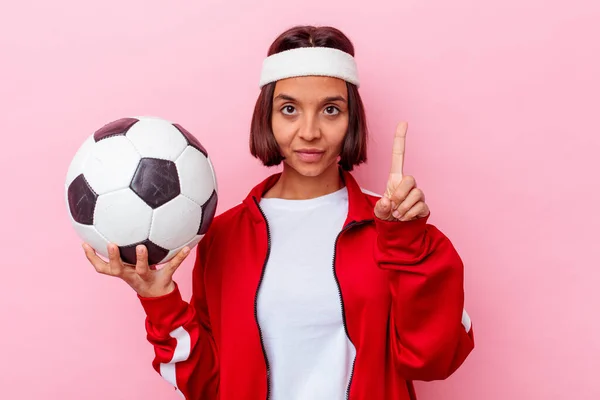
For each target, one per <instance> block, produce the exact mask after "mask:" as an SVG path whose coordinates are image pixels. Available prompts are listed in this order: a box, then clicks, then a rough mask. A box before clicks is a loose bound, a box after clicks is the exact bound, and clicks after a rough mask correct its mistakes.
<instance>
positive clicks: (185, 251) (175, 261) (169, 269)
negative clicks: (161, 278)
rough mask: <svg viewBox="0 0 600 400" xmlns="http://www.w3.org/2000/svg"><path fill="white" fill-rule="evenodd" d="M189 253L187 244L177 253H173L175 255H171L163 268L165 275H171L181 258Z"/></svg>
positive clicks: (179, 263) (183, 258)
mask: <svg viewBox="0 0 600 400" xmlns="http://www.w3.org/2000/svg"><path fill="white" fill-rule="evenodd" d="M189 253H190V248H189V247H188V246H185V247H184V248H183V249H181V251H180V252H179V253H177V255H175V257H173V258H172V259H171V261H169V262H168V263H167V265H166V267H165V268H164V270H165V273H166V274H167V276H169V277H172V276H173V274H174V273H175V271H176V270H177V268H179V266H180V265H181V263H182V262H183V260H185V259H186V257H187V256H188V254H189Z"/></svg>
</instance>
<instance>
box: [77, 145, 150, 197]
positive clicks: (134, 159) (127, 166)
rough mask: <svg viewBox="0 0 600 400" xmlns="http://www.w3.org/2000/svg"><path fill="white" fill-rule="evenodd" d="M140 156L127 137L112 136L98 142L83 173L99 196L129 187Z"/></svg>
mask: <svg viewBox="0 0 600 400" xmlns="http://www.w3.org/2000/svg"><path fill="white" fill-rule="evenodd" d="M139 162H140V155H139V154H138V152H137V151H136V149H135V147H133V144H132V143H131V141H130V140H129V139H127V138H126V137H125V136H112V137H109V138H106V139H103V140H100V141H99V142H97V143H96V144H95V145H94V147H93V149H92V153H91V154H90V156H89V157H88V159H87V161H86V162H85V165H84V168H83V173H84V175H85V179H86V180H87V181H88V183H89V184H90V186H91V187H92V189H94V191H95V192H96V193H97V194H104V193H108V192H112V191H114V190H118V189H123V188H126V187H128V186H129V183H130V182H131V178H133V174H134V173H135V170H136V168H137V166H138V164H139Z"/></svg>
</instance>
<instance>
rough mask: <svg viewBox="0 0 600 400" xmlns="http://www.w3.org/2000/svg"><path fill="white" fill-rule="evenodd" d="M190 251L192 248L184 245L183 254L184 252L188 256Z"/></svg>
mask: <svg viewBox="0 0 600 400" xmlns="http://www.w3.org/2000/svg"><path fill="white" fill-rule="evenodd" d="M189 252H190V249H189V248H188V247H184V248H183V254H184V255H186V256H187V255H188V253H189Z"/></svg>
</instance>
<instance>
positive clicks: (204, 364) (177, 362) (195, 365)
mask: <svg viewBox="0 0 600 400" xmlns="http://www.w3.org/2000/svg"><path fill="white" fill-rule="evenodd" d="M204 239H206V237H205V238H204ZM204 239H203V240H202V241H200V243H199V245H198V246H197V251H196V261H195V264H194V271H193V281H192V285H193V291H192V298H191V301H190V303H187V302H185V301H184V300H183V299H182V297H181V293H180V291H179V287H178V286H177V285H176V289H175V290H174V291H173V292H171V293H169V294H167V295H164V296H162V297H156V298H143V297H140V296H138V297H139V299H140V301H141V303H142V306H143V308H144V310H145V312H146V332H147V339H148V341H149V342H150V343H151V344H152V345H153V347H154V354H155V356H154V359H153V361H152V366H153V367H154V369H155V370H156V371H157V372H158V373H159V374H160V375H161V376H162V377H163V378H164V379H165V380H166V381H167V382H169V383H170V384H171V385H173V386H174V388H175V390H176V391H177V392H178V393H179V394H180V395H181V397H182V398H184V399H186V400H200V399H202V400H204V399H206V400H212V399H216V398H217V391H218V382H219V376H218V374H219V368H218V358H217V349H216V346H215V342H214V339H213V336H212V333H211V328H210V320H209V316H208V309H207V304H206V297H205V290H204V280H203V275H204V274H203V266H204V259H203V257H202V256H203V254H205V250H204V249H202V248H201V247H204V246H202V245H203V244H205V241H204Z"/></svg>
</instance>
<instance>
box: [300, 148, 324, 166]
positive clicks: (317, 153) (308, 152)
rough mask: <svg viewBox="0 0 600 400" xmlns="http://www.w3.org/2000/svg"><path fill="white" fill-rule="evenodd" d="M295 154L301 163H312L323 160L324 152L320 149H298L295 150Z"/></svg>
mask: <svg viewBox="0 0 600 400" xmlns="http://www.w3.org/2000/svg"><path fill="white" fill-rule="evenodd" d="M295 153H296V154H297V155H298V158H299V159H300V160H301V161H304V162H308V163H314V162H318V161H320V160H321V158H323V154H325V151H324V150H320V149H300V150H296V151H295Z"/></svg>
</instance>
